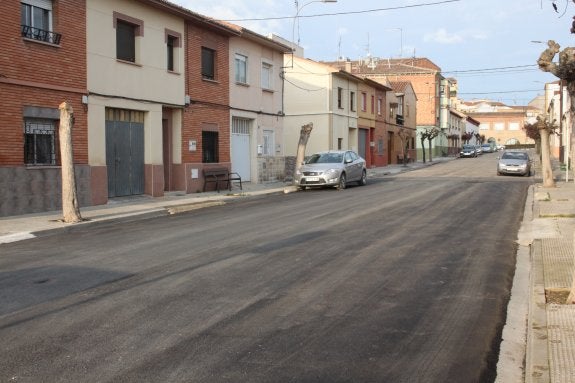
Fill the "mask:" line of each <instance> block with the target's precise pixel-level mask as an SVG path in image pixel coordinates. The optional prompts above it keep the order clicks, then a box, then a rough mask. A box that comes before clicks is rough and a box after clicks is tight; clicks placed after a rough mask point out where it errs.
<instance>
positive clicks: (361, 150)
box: [357, 129, 368, 160]
mask: <svg viewBox="0 0 575 383" xmlns="http://www.w3.org/2000/svg"><path fill="white" fill-rule="evenodd" d="M367 132H368V131H367V130H366V129H358V137H357V141H358V143H357V154H359V155H360V156H361V157H362V158H363V159H365V160H367Z"/></svg>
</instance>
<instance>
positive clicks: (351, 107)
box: [349, 92, 355, 112]
mask: <svg viewBox="0 0 575 383" xmlns="http://www.w3.org/2000/svg"><path fill="white" fill-rule="evenodd" d="M349 110H351V111H352V112H355V92H349Z"/></svg>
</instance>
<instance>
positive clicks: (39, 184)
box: [0, 0, 90, 216]
mask: <svg viewBox="0 0 575 383" xmlns="http://www.w3.org/2000/svg"><path fill="white" fill-rule="evenodd" d="M85 10H86V6H85V2H84V1H83V0H80V1H72V0H54V1H53V7H52V12H51V14H52V31H53V32H56V33H59V34H61V39H60V41H59V44H53V43H48V42H43V41H40V40H38V39H36V38H26V37H23V36H22V32H21V31H22V26H21V25H20V23H21V3H20V2H16V1H2V2H0V14H2V15H4V16H5V17H4V18H3V20H2V23H0V34H1V35H2V36H3V38H2V39H1V40H0V52H1V53H0V99H2V108H0V132H1V134H2V140H0V189H3V190H4V191H3V194H2V198H0V200H1V201H2V202H0V216H2V215H12V214H17V213H18V214H20V213H22V212H31V211H42V210H46V209H54V208H58V207H59V203H60V201H59V198H60V197H59V193H60V190H58V188H57V187H54V184H56V183H58V184H59V182H60V180H59V179H56V180H54V179H53V178H54V177H55V176H56V177H59V176H60V173H59V172H55V171H54V167H52V168H51V169H50V168H49V167H46V166H26V164H25V158H24V138H25V135H24V113H25V110H31V109H33V110H36V111H40V112H37V113H40V114H42V113H44V112H46V111H47V112H49V113H48V114H49V115H50V118H51V119H53V121H54V123H55V125H56V126H55V128H56V137H57V116H56V113H57V112H58V106H59V104H60V103H61V102H63V101H68V102H69V103H70V104H71V105H72V107H73V108H74V127H73V130H72V138H73V150H74V153H73V154H74V163H75V164H76V165H77V166H82V167H83V168H84V169H85V168H86V165H87V162H88V142H87V115H86V110H85V109H84V105H83V104H82V95H84V94H86V93H87V90H86V84H87V80H86V23H85V20H86V14H85ZM56 140H57V138H56ZM59 156H60V154H59V149H58V148H56V165H59V163H60V161H59ZM16 174H17V177H16V176H15V175H16ZM48 174H49V176H48ZM85 176H86V177H88V175H85ZM84 181H85V180H81V181H80V183H81V184H82V185H84V186H82V187H81V188H80V189H81V190H79V194H81V195H80V200H81V201H89V199H90V198H89V194H90V188H89V186H87V187H86V185H85V182H84ZM88 184H89V182H88ZM10 191H12V192H10Z"/></svg>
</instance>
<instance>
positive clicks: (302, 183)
mask: <svg viewBox="0 0 575 383" xmlns="http://www.w3.org/2000/svg"><path fill="white" fill-rule="evenodd" d="M349 182H357V183H358V184H359V185H365V184H366V183H367V170H366V167H365V160H364V159H363V158H361V157H360V156H359V155H358V154H357V153H355V152H354V151H351V150H331V151H326V152H319V153H316V154H314V155H312V156H310V157H309V158H308V159H307V160H306V161H305V162H304V164H303V165H302V166H301V168H300V169H299V170H297V171H296V174H295V184H296V185H297V186H298V188H300V189H303V188H306V187H322V186H334V187H336V188H337V189H345V187H346V186H347V184H348V183H349Z"/></svg>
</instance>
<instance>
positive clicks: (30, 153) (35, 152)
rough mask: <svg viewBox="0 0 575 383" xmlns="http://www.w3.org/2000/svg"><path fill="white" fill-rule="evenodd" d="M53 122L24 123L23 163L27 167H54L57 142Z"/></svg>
mask: <svg viewBox="0 0 575 383" xmlns="http://www.w3.org/2000/svg"><path fill="white" fill-rule="evenodd" d="M54 126H55V122H54V121H52V120H37V119H28V120H25V121H24V162H25V163H26V164H27V165H56V153H57V140H56V132H55V127H54Z"/></svg>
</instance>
